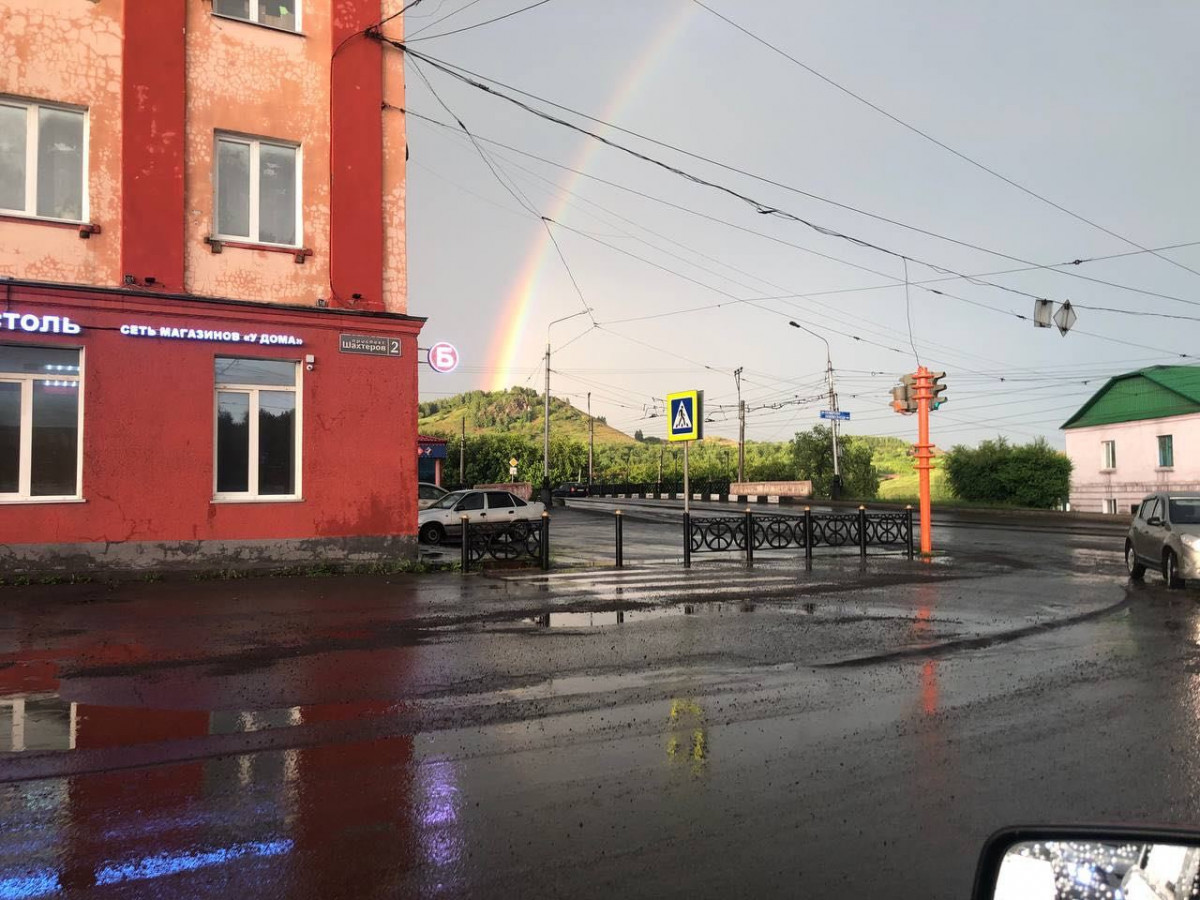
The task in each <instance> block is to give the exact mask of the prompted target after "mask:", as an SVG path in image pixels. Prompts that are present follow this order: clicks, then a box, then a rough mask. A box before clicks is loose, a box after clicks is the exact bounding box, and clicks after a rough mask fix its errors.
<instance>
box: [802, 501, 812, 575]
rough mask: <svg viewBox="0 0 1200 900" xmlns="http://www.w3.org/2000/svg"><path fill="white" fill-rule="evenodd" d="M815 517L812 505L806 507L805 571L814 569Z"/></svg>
mask: <svg viewBox="0 0 1200 900" xmlns="http://www.w3.org/2000/svg"><path fill="white" fill-rule="evenodd" d="M812 548H813V517H812V507H811V506H806V507H804V571H805V572H811V571H812Z"/></svg>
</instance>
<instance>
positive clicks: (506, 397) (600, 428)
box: [417, 391, 634, 444]
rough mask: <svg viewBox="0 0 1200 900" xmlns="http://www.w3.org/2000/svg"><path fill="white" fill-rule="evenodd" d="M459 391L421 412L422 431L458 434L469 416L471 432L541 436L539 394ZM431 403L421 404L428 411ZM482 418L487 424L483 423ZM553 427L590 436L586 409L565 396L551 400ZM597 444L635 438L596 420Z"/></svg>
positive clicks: (565, 434)
mask: <svg viewBox="0 0 1200 900" xmlns="http://www.w3.org/2000/svg"><path fill="white" fill-rule="evenodd" d="M478 394H479V392H472V394H459V395H457V396H454V397H448V398H447V399H445V400H439V401H436V404H437V411H436V412H431V413H428V414H422V415H421V417H420V418H419V420H418V423H417V428H418V430H419V431H420V432H421V434H443V435H455V434H458V433H459V431H460V429H461V428H462V421H463V419H464V418H466V420H467V433H468V434H485V433H494V432H504V433H507V434H519V435H523V436H525V437H541V435H542V430H543V427H544V426H543V424H542V401H541V399H540V398H538V397H536V396H530V395H526V394H524V393H520V392H516V391H491V392H487V393H486V394H484V395H483V396H482V397H479V396H478ZM430 405H431V404H429V403H423V404H421V407H422V410H421V411H422V413H426V412H427V410H428V407H429V406H430ZM481 420H482V421H483V422H485V423H488V424H481ZM550 431H551V433H552V434H554V435H555V436H556V437H566V438H572V439H574V440H577V441H582V442H586V441H587V439H588V417H587V413H585V412H583V411H581V410H578V409H576V408H575V407H574V406H571V404H569V403H567V402H566V401H565V400H559V399H558V398H552V400H551V403H550ZM596 443H597V444H632V443H634V440H633V438H632V437H630V436H629V435H627V434H625V433H624V432H623V431H618V430H617V429H615V428H613V427H612V426H610V425H608V424H606V423H604V422H601V421H599V420H597V421H596Z"/></svg>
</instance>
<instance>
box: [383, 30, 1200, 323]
mask: <svg viewBox="0 0 1200 900" xmlns="http://www.w3.org/2000/svg"><path fill="white" fill-rule="evenodd" d="M382 40H384V42H385V43H388V44H390V45H392V46H394V47H396V48H398V49H400V50H403V51H405V52H407V53H409V54H411V55H413V56H416V57H418V58H419V59H421V60H423V61H425V62H427V63H429V65H431V66H433V67H434V68H436V69H438V70H439V71H441V72H442V73H443V74H446V75H449V76H450V77H452V78H455V79H457V80H459V81H462V82H463V83H465V84H468V85H470V86H471V87H474V88H476V89H477V90H480V91H483V92H484V93H488V94H491V95H492V96H495V97H498V98H500V99H503V100H505V101H507V102H509V103H511V104H513V105H515V106H517V107H518V108H521V109H524V110H525V111H527V112H529V113H530V114H532V115H535V116H538V117H539V118H542V119H545V120H546V121H549V122H553V123H555V124H558V125H561V126H563V127H566V128H569V129H571V130H573V131H576V132H577V133H579V134H583V135H586V136H588V137H591V138H592V139H593V140H596V141H599V142H601V143H603V144H605V145H607V146H610V147H612V148H614V149H619V150H621V151H622V152H624V153H628V154H630V155H632V156H634V157H636V158H638V159H641V160H643V161H645V162H649V163H651V164H653V165H655V166H658V167H660V168H663V169H665V170H667V171H669V172H672V173H673V174H676V175H679V176H680V177H682V178H685V179H687V180H689V181H692V182H694V183H696V184H699V185H702V186H706V187H710V188H713V189H715V190H719V191H721V192H723V193H726V194H729V195H731V196H733V197H736V198H737V199H740V200H742V201H743V202H745V203H748V204H749V205H751V206H752V207H753V208H755V209H756V210H757V211H758V212H760V213H762V214H764V215H774V216H778V217H779V218H784V219H789V220H791V221H796V222H799V223H801V224H804V225H807V226H809V227H810V228H813V229H814V230H816V231H818V232H819V233H822V234H826V235H827V236H830V237H839V238H841V239H843V240H847V241H851V242H853V243H857V244H859V245H860V246H864V247H868V248H870V249H875V250H878V251H880V252H882V253H888V254H890V255H892V256H897V257H899V256H902V255H904V254H901V253H898V252H896V251H892V250H887V249H886V248H883V247H878V246H876V245H874V244H871V243H870V242H868V241H864V240H861V239H858V238H854V237H852V236H850V235H846V234H842V233H840V232H837V231H835V230H833V229H825V228H823V227H822V226H818V225H814V224H813V223H811V222H808V221H807V220H805V219H803V218H801V217H799V216H796V215H794V214H792V213H788V212H786V211H784V210H781V209H779V208H777V207H776V206H774V205H772V204H765V203H761V202H759V201H757V200H754V199H753V198H749V197H747V196H745V195H743V194H741V193H740V192H738V191H736V190H734V189H732V188H729V187H726V186H724V185H720V184H717V183H714V182H711V181H708V180H707V179H704V178H701V177H699V176H696V175H692V174H690V173H687V172H685V171H683V170H681V169H678V168H677V167H675V166H672V165H670V164H668V163H665V162H662V161H660V160H658V159H655V158H654V157H650V156H647V155H646V154H643V153H640V152H639V151H636V150H633V149H631V148H628V147H625V146H624V145H622V144H619V143H617V142H616V141H613V140H611V139H609V138H606V137H603V136H602V135H599V134H596V133H595V132H592V131H588V130H587V129H586V128H583V127H582V126H579V125H576V124H574V123H572V122H568V121H566V120H564V119H561V118H559V117H557V116H554V115H552V114H550V113H548V112H545V111H544V110H540V109H537V108H536V107H533V106H530V105H529V104H528V103H525V102H523V101H521V100H518V99H517V98H516V97H513V96H510V95H509V94H506V93H504V91H512V92H514V93H516V94H520V95H522V96H524V97H528V98H530V99H532V100H535V101H537V102H539V103H543V104H546V105H548V106H552V107H554V108H556V109H560V110H563V111H564V112H568V113H570V114H571V115H574V116H578V117H579V118H581V119H586V120H588V121H591V122H596V123H598V124H601V125H604V126H605V127H607V128H611V129H612V130H614V131H618V132H621V133H623V134H628V135H630V136H632V137H636V138H638V139H639V140H643V141H646V142H647V143H651V144H654V145H656V146H660V147H663V148H666V149H669V150H671V151H673V152H675V153H679V154H681V155H683V156H687V157H690V158H692V159H696V160H699V161H701V162H705V163H708V164H709V165H712V166H716V167H717V168H721V169H724V170H726V171H730V172H735V173H737V174H739V175H743V176H745V177H747V178H752V179H754V180H756V181H760V182H762V183H763V184H768V185H771V186H773V187H778V188H780V189H782V190H786V191H789V192H791V193H794V194H797V195H799V196H802V197H807V198H809V199H812V200H817V201H820V202H822V203H826V204H829V205H831V206H834V207H837V208H839V209H844V210H846V211H848V212H853V213H856V214H858V215H861V216H866V217H867V218H871V219H875V220H877V221H880V222H885V223H887V224H890V225H895V226H896V227H899V228H904V229H907V230H909V231H913V232H915V233H917V234H923V235H925V236H927V237H932V238H936V239H938V240H942V241H946V242H948V243H952V244H956V245H958V246H960V247H965V248H967V249H971V250H977V251H979V252H981V253H987V254H989V255H992V256H996V257H998V258H1001V259H1007V260H1011V261H1012V262H1018V263H1021V264H1022V265H1026V266H1031V267H1033V268H1049V267H1048V266H1043V265H1040V264H1038V263H1034V262H1032V261H1030V260H1027V259H1023V258H1021V257H1019V256H1014V255H1012V254H1009V253H1005V252H1003V251H1000V250H993V249H990V248H988V247H984V246H981V245H979V244H973V243H971V242H970V241H965V240H961V239H958V238H953V237H950V236H948V235H944V234H940V233H938V232H935V231H931V230H929V229H925V228H921V227H919V226H916V225H910V224H908V223H906V222H901V221H899V220H897V219H892V218H889V217H888V216H883V215H880V214H878V213H872V212H869V211H867V210H864V209H860V208H858V207H855V206H851V205H849V204H846V203H841V202H839V201H837V200H833V199H831V198H828V197H823V196H821V195H819V194H814V193H812V192H810V191H805V190H803V189H801V188H797V187H794V186H792V185H788V184H784V183H782V182H779V181H775V180H774V179H771V178H767V177H766V176H762V175H757V174H755V173H753V172H748V171H746V170H744V169H739V168H737V167H736V166H733V165H730V164H728V163H723V162H720V161H718V160H714V159H711V158H709V157H706V156H703V155H701V154H698V153H694V152H692V151H689V150H685V149H683V148H681V147H677V146H675V145H673V144H669V143H667V142H665V141H660V140H657V139H655V138H652V137H648V136H646V135H644V134H640V133H639V132H636V131H631V130H630V129H627V128H623V127H621V126H620V125H616V124H613V123H612V122H608V121H605V120H603V119H599V118H596V117H595V116H591V115H588V114H587V113H583V112H580V111H578V110H575V109H572V108H571V107H568V106H564V105H562V104H560V103H556V102H554V101H552V100H547V99H545V98H544V97H539V96H538V95H536V94H532V93H530V92H528V91H524V90H522V89H520V88H516V87H513V86H511V85H508V84H505V83H504V82H502V81H499V80H497V79H494V78H489V77H487V76H484V75H480V74H478V73H476V72H472V71H471V70H470V69H466V68H463V67H462V66H457V65H454V64H453V63H447V62H445V61H443V60H438V59H434V58H433V57H430V56H428V55H426V54H423V53H420V52H419V51H416V50H413V49H411V48H409V47H407V46H406V45H405V44H404V42H402V41H396V40H392V39H389V38H382ZM485 82H488V83H485ZM492 85H496V86H497V87H499V88H503V89H504V90H497V87H493V86H492ZM1146 252H1150V251H1149V250H1147V251H1146ZM1164 258H1165V257H1164ZM910 259H914V261H916V262H920V260H916V259H915V258H913V257H911V256H910ZM923 264H925V265H930V264H927V263H923ZM930 268H934V269H939V270H940V271H943V272H948V273H951V274H956V275H957V274H958V273H954V272H953V270H951V269H946V268H944V267H938V266H933V265H930ZM1054 271H1058V270H1057V269H1055V270H1054ZM1062 274H1065V275H1069V276H1071V277H1077V278H1082V279H1083V280H1086V281H1098V283H1101V284H1103V283H1105V282H1103V281H1099V280H1098V279H1092V278H1089V277H1087V276H1083V275H1080V274H1079V273H1076V272H1069V271H1068V272H1062ZM887 277H890V276H887ZM960 277H966V276H960ZM993 286H995V287H999V288H1001V289H1002V290H1003V289H1005V288H1003V287H1002V286H1001V285H993ZM1145 293H1147V294H1150V295H1152V296H1160V297H1162V298H1163V299H1170V300H1176V301H1178V302H1181V303H1189V304H1192V305H1197V306H1200V300H1186V299H1183V298H1180V297H1172V296H1170V295H1162V294H1156V293H1154V292H1145Z"/></svg>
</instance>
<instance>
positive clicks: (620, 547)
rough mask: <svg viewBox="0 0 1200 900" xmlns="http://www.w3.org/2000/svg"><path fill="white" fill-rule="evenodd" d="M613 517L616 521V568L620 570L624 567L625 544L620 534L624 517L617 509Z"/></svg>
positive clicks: (622, 529)
mask: <svg viewBox="0 0 1200 900" xmlns="http://www.w3.org/2000/svg"><path fill="white" fill-rule="evenodd" d="M614 516H615V518H616V520H617V568H618V569H620V568H621V567H622V566H624V565H625V542H624V535H623V534H622V532H623V531H624V528H623V527H622V524H623V522H624V516H622V515H621V511H620V510H619V509H618V510H617V511H616V512H615V513H614Z"/></svg>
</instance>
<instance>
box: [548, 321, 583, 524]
mask: <svg viewBox="0 0 1200 900" xmlns="http://www.w3.org/2000/svg"><path fill="white" fill-rule="evenodd" d="M591 314H592V310H591V307H588V308H587V309H585V310H583V311H581V312H577V313H571V315H569V316H563V317H562V318H561V319H555V320H553V321H552V322H550V324H548V325H547V326H546V409H545V416H546V422H545V439H546V441H545V447H544V448H543V450H542V502H543V503H545V504H546V508H547V509H549V508H550V499H551V498H550V328H551V326H553V325H557V324H558V323H559V322H566V321H567V320H568V319H576V318H578V317H579V316H589V315H591Z"/></svg>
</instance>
